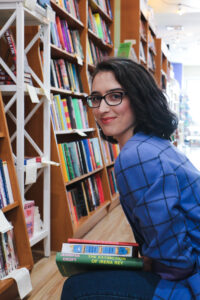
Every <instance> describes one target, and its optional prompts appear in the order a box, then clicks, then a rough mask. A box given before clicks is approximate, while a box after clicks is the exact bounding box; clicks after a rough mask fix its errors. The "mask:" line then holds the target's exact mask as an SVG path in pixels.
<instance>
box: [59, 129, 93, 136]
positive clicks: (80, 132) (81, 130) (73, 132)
mask: <svg viewBox="0 0 200 300" xmlns="http://www.w3.org/2000/svg"><path fill="white" fill-rule="evenodd" d="M94 131H95V129H94V128H84V129H71V130H59V131H55V134H56V135H57V136H58V135H66V134H78V135H81V136H83V134H84V133H88V132H94Z"/></svg>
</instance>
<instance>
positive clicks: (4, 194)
mask: <svg viewBox="0 0 200 300" xmlns="http://www.w3.org/2000/svg"><path fill="white" fill-rule="evenodd" d="M12 203H14V198H13V192H12V188H11V182H10V176H9V172H8V165H7V162H6V161H3V160H1V159H0V209H1V208H4V207H6V206H7V205H9V204H12Z"/></svg>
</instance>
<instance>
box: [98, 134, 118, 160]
mask: <svg viewBox="0 0 200 300" xmlns="http://www.w3.org/2000/svg"><path fill="white" fill-rule="evenodd" d="M101 146H102V151H103V156H104V160H105V163H106V164H109V163H112V162H114V161H115V159H116V158H117V156H118V155H119V152H120V149H119V145H118V144H111V143H109V142H108V141H106V140H103V139H101Z"/></svg>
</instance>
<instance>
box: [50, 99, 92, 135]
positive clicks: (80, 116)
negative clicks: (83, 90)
mask: <svg viewBox="0 0 200 300" xmlns="http://www.w3.org/2000/svg"><path fill="white" fill-rule="evenodd" d="M51 117H52V123H53V128H54V130H55V131H62V130H72V129H86V128H89V124H88V114H87V109H86V106H85V105H83V102H82V99H77V98H72V97H71V96H68V97H65V98H61V96H60V95H59V94H58V95H54V96H53V97H52V101H51Z"/></svg>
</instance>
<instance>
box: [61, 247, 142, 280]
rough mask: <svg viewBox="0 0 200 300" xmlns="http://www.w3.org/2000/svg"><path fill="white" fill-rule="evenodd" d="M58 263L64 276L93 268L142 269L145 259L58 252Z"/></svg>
mask: <svg viewBox="0 0 200 300" xmlns="http://www.w3.org/2000/svg"><path fill="white" fill-rule="evenodd" d="M56 264H57V267H58V269H59V271H60V273H61V274H62V275H63V276H66V277H69V276H71V275H73V274H77V273H82V272H88V271H92V270H102V269H107V270H116V269H121V270H125V269H128V270H138V269H139V270H142V268H143V259H142V258H138V257H122V256H112V255H95V254H88V255H87V254H66V253H62V252H57V253H56Z"/></svg>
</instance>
